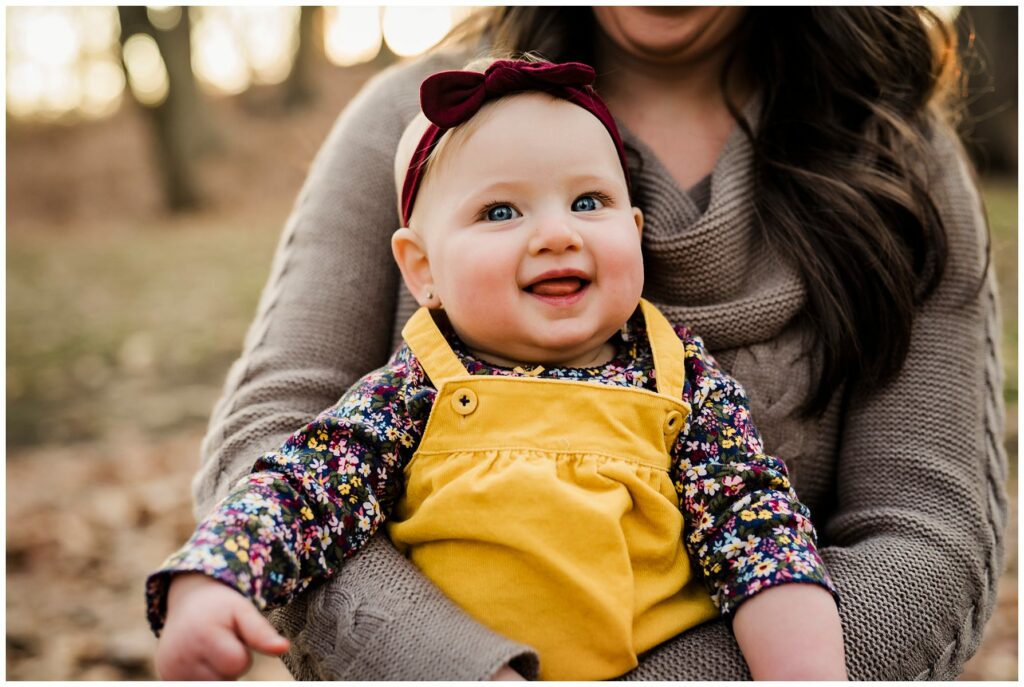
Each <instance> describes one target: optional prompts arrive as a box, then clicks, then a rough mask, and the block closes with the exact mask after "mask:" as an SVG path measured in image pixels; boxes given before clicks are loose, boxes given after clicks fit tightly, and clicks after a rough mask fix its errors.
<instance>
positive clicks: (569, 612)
mask: <svg viewBox="0 0 1024 687" xmlns="http://www.w3.org/2000/svg"><path fill="white" fill-rule="evenodd" d="M593 76H594V74H593V71H592V70H591V69H590V68H589V67H587V66H585V65H581V64H577V63H570V64H558V65H556V64H550V63H544V62H528V61H519V60H515V61H513V60H500V61H496V62H493V63H491V64H490V66H489V67H488V68H487V69H486V71H485V72H483V73H480V72H478V71H458V72H442V73H440V74H435V75H433V76H432V77H430V78H428V79H427V80H426V81H425V82H424V83H423V86H422V89H421V102H422V106H423V113H424V115H425V117H418V118H417V119H416V120H414V121H413V123H412V124H410V125H409V128H408V129H407V130H406V133H405V135H404V136H403V138H402V141H401V143H400V144H399V150H398V153H397V156H396V181H397V185H398V192H399V195H400V198H401V207H400V213H401V218H402V223H403V226H402V227H401V228H400V229H398V230H397V231H396V232H395V233H394V236H393V238H392V247H393V251H394V256H395V260H396V262H397V263H398V267H399V269H400V270H401V273H402V277H403V278H404V280H405V284H406V286H407V287H408V288H409V289H410V291H411V292H412V294H413V295H414V296H415V297H416V299H417V300H418V302H419V304H420V305H421V306H423V307H422V308H421V309H420V310H419V311H418V312H417V313H416V314H415V315H414V316H413V317H412V318H411V319H410V321H409V322H408V324H407V325H406V327H405V329H404V330H403V336H404V338H405V342H406V343H405V345H404V346H402V347H401V348H400V349H399V350H398V351H397V352H396V353H395V354H394V355H393V356H392V358H391V360H390V361H389V362H388V364H387V365H385V366H384V367H382V368H380V369H378V370H376V371H374V372H371V373H369V374H368V375H366V376H365V377H363V378H362V379H361V380H360V381H358V382H357V383H356V384H355V385H354V386H353V387H352V388H350V389H349V390H348V391H347V392H346V393H345V395H344V396H343V397H342V398H341V400H340V401H339V402H338V403H337V404H336V405H335V406H334V407H332V408H330V409H328V410H327V411H325V412H324V413H323V414H321V415H320V416H319V417H318V418H317V419H315V420H314V421H313V422H311V423H310V424H309V425H307V426H306V427H304V428H302V429H300V430H299V431H298V432H296V433H295V434H294V435H293V436H292V438H291V439H290V440H289V441H288V442H287V443H286V444H285V446H284V447H283V448H282V449H281V450H280V451H278V452H274V453H270V454H267V455H265V456H263V457H262V458H260V459H259V460H258V461H257V462H256V464H255V467H254V468H253V472H252V473H251V474H250V475H249V476H248V478H247V479H246V480H245V481H243V482H242V483H240V484H239V485H238V486H237V487H236V488H235V490H234V491H232V492H231V493H230V494H229V495H228V496H227V497H226V498H225V499H224V501H222V502H221V504H220V505H219V506H218V507H217V509H216V510H215V511H214V512H213V513H212V514H210V515H209V516H208V517H207V518H206V519H205V520H204V521H203V522H202V523H200V524H199V526H198V527H197V529H196V532H195V534H194V535H193V536H192V538H191V539H190V540H189V542H188V544H187V545H186V546H185V547H184V548H183V549H181V550H180V551H179V552H177V553H176V554H174V555H173V556H171V558H170V559H168V561H167V562H166V563H165V564H164V565H163V566H162V567H161V569H160V570H159V571H158V572H156V573H154V574H153V575H152V576H151V577H150V580H149V582H148V584H147V596H148V601H149V617H150V622H151V624H152V626H153V629H154V631H156V632H158V633H159V634H160V642H159V645H158V649H157V667H158V670H159V671H160V673H161V675H162V676H163V677H165V678H183V677H199V678H206V679H217V678H220V679H223V678H234V677H237V676H239V675H240V674H242V673H244V672H245V670H246V669H247V667H248V662H249V653H248V651H249V649H254V650H257V651H261V652H264V653H269V654H275V655H276V654H280V653H282V652H283V651H285V650H286V649H287V641H286V640H285V639H284V638H282V637H280V636H278V635H277V633H276V632H274V630H273V629H272V627H271V626H270V624H269V623H268V622H267V621H266V620H265V619H264V618H263V617H262V616H261V615H260V614H259V613H258V611H257V610H256V609H257V608H258V609H265V608H268V607H272V606H276V605H281V604H284V603H287V602H288V601H289V600H291V599H293V598H294V597H295V596H296V595H297V594H299V593H300V592H302V591H303V590H305V589H307V588H308V587H309V586H310V585H312V584H315V583H317V582H318V581H322V580H323V579H325V578H326V577H327V576H329V575H331V574H332V573H333V572H334V571H336V570H337V569H338V567H339V566H341V565H342V564H343V561H344V559H345V558H346V557H348V556H349V555H352V554H353V553H355V552H357V551H358V550H359V549H360V547H361V546H363V545H364V544H365V543H366V542H367V540H368V539H369V538H370V537H371V536H374V534H375V532H376V531H377V530H378V528H379V527H380V526H381V525H382V524H383V525H385V531H386V533H387V535H388V536H389V537H390V538H391V540H392V542H394V544H395V546H397V547H398V549H399V550H400V551H402V552H403V553H405V554H406V555H407V556H408V557H409V558H410V560H411V561H412V562H413V563H415V564H416V565H417V566H418V567H419V568H420V569H421V570H422V571H423V573H424V574H425V575H427V576H428V577H429V578H430V579H431V580H432V581H433V582H434V583H435V584H436V585H437V586H438V587H439V588H440V589H441V590H442V591H444V592H445V594H447V595H448V596H449V597H450V598H452V600H453V601H455V602H456V603H457V604H459V605H460V606H461V607H462V608H463V609H465V610H466V611H467V612H468V613H470V614H471V615H473V616H474V617H475V618H477V619H478V620H479V621H480V622H482V623H483V624H485V625H487V626H488V627H490V628H492V629H493V630H494V631H496V632H499V633H501V634H504V635H505V636H508V637H510V638H512V639H515V640H517V641H520V642H522V643H524V644H528V645H530V646H532V647H533V648H534V649H536V651H537V653H538V655H539V657H540V675H541V677H542V678H545V679H559V680H566V679H575V680H596V679H609V678H614V677H617V676H619V675H621V674H623V673H625V672H627V671H628V670H630V669H631V668H632V667H634V666H635V665H636V664H637V656H638V655H639V654H641V653H642V652H644V651H647V650H649V649H651V648H653V647H654V646H656V645H658V644H659V643H661V642H663V641H665V640H667V639H669V638H671V637H672V636H674V635H676V634H678V633H680V632H683V631H685V630H686V629H688V628H691V627H693V626H695V625H697V624H699V623H702V622H704V621H706V620H708V619H710V618H712V617H715V616H717V615H718V614H722V613H724V614H729V615H730V616H731V617H733V631H734V632H735V634H736V638H737V641H738V642H739V645H740V647H741V649H742V650H743V654H744V657H745V658H746V660H747V662H748V664H749V666H750V669H751V673H752V674H753V676H754V677H755V678H758V679H799V678H804V679H845V677H846V670H845V666H844V659H843V647H842V633H841V629H840V625H839V616H838V612H837V609H836V605H835V602H834V600H833V594H834V590H833V588H832V585H831V582H830V581H829V578H828V575H827V573H826V571H825V569H824V566H823V564H822V562H821V559H820V557H819V556H818V554H817V551H816V548H815V535H814V530H813V527H812V526H811V523H810V520H809V517H808V515H809V514H808V512H807V509H806V508H805V507H804V506H803V505H801V504H800V503H799V502H798V501H797V500H796V495H795V493H794V491H793V489H792V488H791V486H790V484H789V480H788V478H787V474H786V469H785V466H784V465H783V463H782V462H781V461H780V460H778V459H776V458H773V457H771V456H768V455H766V454H765V453H764V452H763V449H762V445H761V438H760V436H759V434H758V432H757V430H756V428H755V427H754V425H753V424H752V422H751V418H750V414H749V410H748V404H747V400H746V398H745V396H744V393H743V390H742V388H741V387H740V386H739V385H738V384H737V382H735V381H734V380H733V379H731V378H730V377H729V376H728V375H727V374H725V373H724V372H723V371H722V370H721V369H720V368H719V367H718V366H717V364H716V363H715V361H714V359H713V358H712V357H711V356H710V355H709V354H708V353H707V351H706V350H705V349H704V346H703V343H702V342H701V340H700V339H699V338H695V337H694V336H692V335H691V334H690V333H689V332H688V331H687V330H686V329H684V328H673V327H672V326H671V325H670V324H669V323H668V322H667V320H666V319H665V318H664V317H663V316H662V315H661V313H660V312H659V311H658V310H657V308H656V307H655V306H653V305H652V304H650V303H649V302H647V301H645V300H643V299H642V298H641V292H642V289H643V283H644V271H643V257H642V254H641V242H640V238H641V232H642V230H643V216H642V214H641V212H640V210H639V209H638V208H636V207H633V206H632V204H631V202H630V194H629V179H628V167H627V164H626V157H625V152H624V149H623V146H622V142H621V139H620V137H619V134H618V131H617V129H616V127H615V123H614V120H613V119H612V117H611V115H610V113H609V112H608V110H607V109H606V107H605V106H604V104H603V103H602V101H601V100H600V99H599V98H598V97H597V95H596V94H595V92H594V91H593V89H592V88H591V87H590V83H591V82H592V80H593ZM797 647H798V648H797ZM503 672H504V674H506V675H509V676H510V677H512V678H516V677H518V675H516V674H515V673H514V671H511V670H510V669H508V668H506V669H505V670H504V671H503Z"/></svg>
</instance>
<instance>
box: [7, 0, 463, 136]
mask: <svg viewBox="0 0 1024 687" xmlns="http://www.w3.org/2000/svg"><path fill="white" fill-rule="evenodd" d="M472 10H473V8H472V7H465V6H464V7H456V8H452V7H426V6H424V7H380V6H368V7H325V8H323V14H322V15H321V18H322V21H320V22H318V24H317V26H318V28H319V30H321V31H322V32H323V33H322V45H323V48H324V53H325V57H326V59H327V60H328V61H329V62H331V63H332V64H335V65H338V66H350V65H354V64H359V63H363V62H368V61H370V60H372V59H374V57H376V55H377V54H378V53H379V52H380V49H381V46H382V45H383V42H384V41H385V40H386V41H387V45H388V47H389V48H390V49H391V50H392V51H393V52H394V53H396V54H397V55H400V56H402V57H411V56H415V55H418V54H420V53H422V52H423V51H425V50H428V49H430V48H431V47H432V46H434V45H435V44H437V42H438V41H440V40H441V38H443V37H444V35H445V34H446V33H447V31H448V30H449V29H450V28H451V27H452V26H453V25H454V24H455V23H456V22H457V21H459V20H460V19H461V18H462V17H464V16H465V15H466V14H468V13H469V12H471V11H472ZM6 15H7V17H6V18H7V30H6V38H7V47H6V57H7V66H6V72H7V73H6V76H7V79H6V96H7V111H8V113H9V114H11V115H12V116H13V117H17V118H31V117H39V118H46V119H52V118H59V117H64V116H66V115H68V114H70V113H75V114H76V115H78V116H80V117H87V118H98V117H105V116H108V115H110V114H112V113H113V112H115V111H116V110H117V108H118V106H119V105H120V103H121V102H122V101H123V99H124V95H125V89H129V88H130V89H131V90H132V92H133V93H135V94H137V96H138V97H139V99H140V100H141V101H142V102H143V103H146V104H149V105H153V104H156V103H159V102H162V100H163V99H164V98H166V97H167V89H168V83H167V70H166V67H165V65H164V64H163V62H162V60H161V59H160V58H159V51H158V50H157V47H156V42H155V41H154V40H153V39H152V37H146V36H139V37H138V38H136V37H132V38H131V39H130V40H129V42H128V43H129V44H128V45H126V46H125V49H124V51H122V49H121V45H120V30H121V29H120V23H119V21H118V14H117V8H116V7H113V6H106V7H103V6H89V7H58V6H52V7H32V6H22V7H10V8H7V10H6ZM146 15H147V17H148V18H149V21H150V22H151V23H152V25H153V26H154V27H155V28H156V30H157V31H171V30H174V29H175V28H177V27H179V26H180V24H181V22H182V21H185V17H186V16H187V17H188V18H189V21H190V29H191V45H192V56H191V57H192V68H193V71H194V73H195V75H196V78H197V81H198V82H199V85H200V86H201V87H202V88H203V90H205V91H207V92H209V93H211V94H229V95H231V94H237V93H241V92H242V91H244V90H246V89H247V88H249V87H250V86H252V85H253V84H275V83H279V82H281V81H283V80H284V79H286V78H287V76H288V74H289V72H290V70H291V66H292V63H293V61H294V59H295V54H296V51H297V49H298V30H297V29H298V22H299V17H300V8H299V7H294V6H293V7H275V6H265V7H260V6H256V7H235V6H230V7H210V6H198V7H192V8H191V9H190V10H189V12H188V14H187V15H186V13H185V12H183V11H182V8H181V7H180V6H170V5H159V6H158V5H151V6H148V7H146ZM317 42H318V43H320V42H321V41H320V40H318V41H317ZM122 54H123V55H124V58H125V60H126V63H125V68H126V69H127V70H128V77H127V79H126V78H125V74H124V69H123V68H122Z"/></svg>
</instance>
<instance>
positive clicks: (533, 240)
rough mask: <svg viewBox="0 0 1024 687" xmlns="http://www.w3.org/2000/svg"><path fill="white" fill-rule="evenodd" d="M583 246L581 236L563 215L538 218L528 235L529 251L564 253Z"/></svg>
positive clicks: (535, 252) (534, 252)
mask: <svg viewBox="0 0 1024 687" xmlns="http://www.w3.org/2000/svg"><path fill="white" fill-rule="evenodd" d="M582 246H583V237H581V236H580V235H579V232H577V231H576V230H575V229H573V228H572V226H571V224H570V223H569V222H568V220H567V219H566V218H564V217H541V218H538V221H537V224H536V225H535V227H534V231H533V236H531V237H530V252H531V253H533V254H537V253H545V252H552V253H564V252H566V251H570V250H579V249H580V248H581V247H582Z"/></svg>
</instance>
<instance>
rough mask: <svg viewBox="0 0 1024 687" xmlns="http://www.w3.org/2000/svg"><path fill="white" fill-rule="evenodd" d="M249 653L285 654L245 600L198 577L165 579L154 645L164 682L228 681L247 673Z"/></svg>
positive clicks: (284, 648)
mask: <svg viewBox="0 0 1024 687" xmlns="http://www.w3.org/2000/svg"><path fill="white" fill-rule="evenodd" d="M249 649H254V650H256V651H259V652H260V653H262V654H267V655H269V656H280V655H281V654H283V653H284V652H285V651H287V650H288V640H287V639H285V638H284V637H282V636H281V635H279V634H278V633H277V631H276V630H274V628H273V626H272V625H271V624H270V623H269V622H268V621H267V619H266V618H264V617H263V616H262V615H260V612H259V611H258V610H256V607H255V606H254V605H253V604H252V602H251V601H249V600H248V599H246V598H245V597H244V596H242V595H241V594H239V593H238V592H236V591H234V590H233V589H231V588H230V587H227V586H225V585H223V584H221V583H220V582H217V581H216V580H213V579H210V578H209V577H206V576H205V575H202V574H199V573H182V574H178V575H175V576H174V577H172V578H171V585H170V589H168V591H167V622H166V623H165V625H164V629H163V631H162V632H161V633H160V641H159V642H158V644H157V647H156V672H157V674H158V675H159V676H160V677H161V678H162V679H164V680H234V679H236V678H238V677H241V676H242V675H244V674H245V672H246V671H248V670H249V666H250V665H251V664H252V655H251V654H250V653H249Z"/></svg>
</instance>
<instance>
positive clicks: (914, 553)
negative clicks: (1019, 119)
mask: <svg viewBox="0 0 1024 687" xmlns="http://www.w3.org/2000/svg"><path fill="white" fill-rule="evenodd" d="M935 148H936V152H935V153H934V157H933V160H932V165H931V169H932V174H933V176H934V182H935V183H934V186H933V188H934V199H935V202H936V203H937V204H938V207H939V210H940V213H941V215H942V217H943V220H944V221H945V223H946V227H947V231H948V233H949V242H950V264H949V266H948V268H947V271H946V275H945V277H944V278H943V280H942V283H941V285H940V286H939V288H938V289H937V291H936V292H935V293H934V294H933V296H932V297H931V298H930V299H929V300H928V301H927V302H926V303H925V304H924V305H923V306H922V307H921V308H920V310H919V312H918V315H917V317H916V319H915V322H914V327H913V339H912V341H911V348H910V352H909V355H908V357H907V361H906V363H905V365H904V367H903V369H902V370H901V372H900V373H899V375H898V376H897V377H896V378H895V379H894V380H893V381H892V382H891V383H890V384H889V385H888V386H886V387H885V388H882V389H871V390H866V391H865V392H863V393H860V394H857V395H856V396H854V397H853V398H851V399H850V402H849V408H848V411H847V413H846V415H845V419H844V423H843V433H842V437H841V445H840V455H839V457H838V459H837V460H838V466H837V476H836V512H835V513H834V515H833V517H832V518H831V519H830V520H829V521H827V522H819V523H817V524H818V528H819V533H821V534H822V539H823V540H824V541H825V542H827V543H828V546H826V547H823V548H822V549H820V553H821V554H822V557H823V558H824V560H825V564H826V566H827V567H828V570H829V573H830V574H831V576H832V579H833V581H834V582H835V584H836V587H837V589H838V591H839V593H840V594H841V595H842V598H843V606H842V608H841V609H840V615H841V618H842V622H843V629H844V633H845V642H846V659H847V668H848V670H849V674H850V677H851V679H855V680H877V679H888V680H907V679H913V678H931V679H940V680H942V679H951V678H953V677H954V676H956V675H957V674H958V673H959V672H960V671H961V669H962V666H963V664H964V662H965V661H966V660H967V659H968V658H969V657H970V656H971V654H972V653H973V652H974V651H975V649H976V648H977V646H978V643H979V642H980V641H981V635H982V630H983V628H984V623H985V621H986V620H987V619H988V617H989V616H990V615H991V612H992V607H993V605H994V603H995V597H996V581H997V580H998V578H999V575H1000V573H1001V572H1002V566H1003V533H1004V529H1005V526H1006V517H1007V501H1006V484H1005V482H1006V478H1007V466H1006V458H1005V455H1004V452H1003V448H1002V432H1003V425H1002V420H1003V412H1002V372H1001V366H1000V361H999V353H998V346H999V340H1000V330H999V324H998V313H997V307H996V295H995V285H994V278H993V275H992V274H989V275H988V276H987V278H986V279H984V280H983V277H982V268H983V266H984V264H985V257H984V252H985V249H986V245H987V244H986V239H985V232H986V230H985V224H984V220H983V216H982V214H981V206H980V202H979V200H978V197H977V193H976V191H975V190H974V188H973V183H972V181H971V177H970V174H969V172H968V171H967V168H966V167H965V165H964V163H963V162H962V160H961V158H960V156H959V151H958V147H957V145H956V143H955V142H954V141H953V140H952V139H951V138H948V137H938V138H937V141H936V144H935ZM979 286H980V287H981V288H980V290H979ZM626 679H637V680H652V679H662V680H678V679H691V680H695V679H719V680H726V679H749V673H747V671H746V668H745V666H744V664H743V658H742V656H741V655H740V653H739V650H738V648H737V646H736V643H735V641H734V640H733V638H732V635H731V633H730V631H729V628H728V627H727V626H726V625H725V623H724V622H722V621H716V622H713V623H708V624H706V625H704V626H701V627H698V628H696V629H694V630H692V631H690V632H687V633H685V634H683V635H681V636H680V637H677V638H676V639H674V640H672V641H670V642H667V643H666V644H664V645H662V646H661V647H659V648H657V649H656V650H654V651H652V652H650V653H648V654H647V655H645V657H644V660H643V662H642V663H641V665H640V666H639V667H638V668H637V669H635V670H634V671H633V672H631V673H630V674H629V675H627V676H626Z"/></svg>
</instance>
